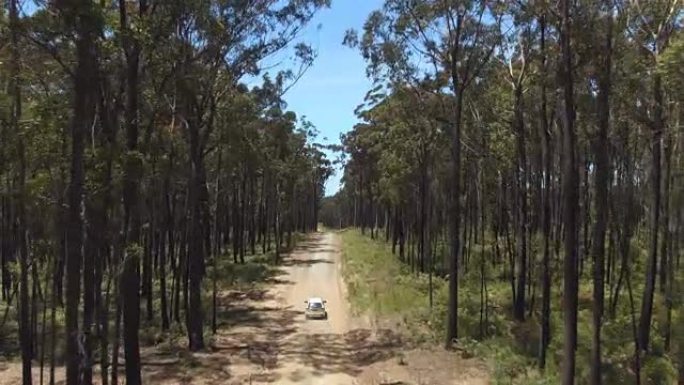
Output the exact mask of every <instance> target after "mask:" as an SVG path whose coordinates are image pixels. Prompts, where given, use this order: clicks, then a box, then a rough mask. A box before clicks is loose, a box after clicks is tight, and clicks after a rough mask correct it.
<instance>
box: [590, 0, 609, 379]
mask: <svg viewBox="0 0 684 385" xmlns="http://www.w3.org/2000/svg"><path fill="white" fill-rule="evenodd" d="M608 6H609V5H608ZM609 7H610V6H609ZM609 9H610V8H609ZM612 21H613V16H612V13H611V12H609V11H607V14H606V17H605V22H606V28H607V32H606V37H605V51H604V55H605V56H604V58H603V63H602V64H603V65H602V67H603V68H601V70H600V71H601V74H600V80H599V95H598V115H599V127H598V136H597V138H596V142H595V147H594V156H595V159H596V172H595V174H594V178H595V179H594V185H595V189H596V193H595V194H594V211H595V213H596V223H595V225H594V234H593V238H594V239H593V242H592V246H593V247H592V254H593V257H594V267H593V276H594V303H593V334H592V350H591V379H590V383H591V384H592V385H601V383H602V379H601V324H602V322H603V311H604V309H603V308H604V306H603V303H604V285H605V284H604V276H605V273H604V267H605V258H604V256H605V242H606V229H607V225H608V215H609V210H608V181H609V178H610V173H611V170H610V163H609V162H610V161H609V159H608V151H609V148H608V128H609V127H608V126H609V124H610V89H611V55H612V39H613V36H612V34H613V31H612Z"/></svg>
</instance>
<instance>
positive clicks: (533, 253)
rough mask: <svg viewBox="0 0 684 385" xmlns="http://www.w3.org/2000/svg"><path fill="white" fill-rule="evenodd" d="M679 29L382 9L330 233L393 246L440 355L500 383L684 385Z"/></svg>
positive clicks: (665, 13)
mask: <svg viewBox="0 0 684 385" xmlns="http://www.w3.org/2000/svg"><path fill="white" fill-rule="evenodd" d="M683 21H684V11H683V7H682V2H681V1H677V0H652V1H643V0H642V1H640V0H629V1H621V0H605V1H603V0H601V1H599V0H594V1H572V0H559V1H487V0H483V1H468V0H459V1H432V0H411V1H409V0H385V1H384V2H383V4H382V6H381V8H380V9H378V10H377V11H375V12H373V13H371V14H370V15H368V17H367V19H366V22H365V24H364V26H363V28H362V30H349V31H348V33H347V35H346V37H345V41H344V43H345V44H346V45H347V46H349V47H350V48H351V49H355V50H357V51H358V52H359V54H360V55H362V57H363V59H364V60H365V62H366V64H367V73H366V75H367V76H368V77H369V78H370V79H372V80H373V84H374V87H373V88H372V89H370V90H369V91H368V93H367V96H366V99H365V101H364V103H363V104H361V105H360V106H359V107H358V108H357V111H356V113H357V114H358V116H359V119H360V122H359V123H358V124H356V125H355V126H354V127H352V128H351V130H350V131H349V132H347V133H345V134H343V135H342V137H341V144H340V147H339V148H338V150H339V151H341V160H342V162H343V164H344V169H343V172H344V176H343V179H342V181H343V185H342V188H341V190H340V191H339V192H338V193H337V194H336V195H334V196H332V197H327V198H325V200H324V201H323V203H322V212H321V220H322V222H323V223H324V224H325V225H326V226H327V227H329V228H348V227H355V228H359V229H360V232H361V233H363V234H364V235H366V236H367V237H370V238H372V239H374V240H375V241H376V242H378V243H386V244H387V245H388V247H391V252H392V253H393V254H394V255H395V258H396V259H398V260H399V261H401V262H402V263H403V264H404V266H405V267H406V269H409V270H410V272H411V273H410V275H409V277H412V278H407V279H411V280H413V281H415V282H423V283H425V284H426V285H428V287H429V289H428V290H427V292H426V293H425V298H424V304H425V306H426V307H428V308H429V310H430V314H437V315H436V316H428V317H426V319H425V323H426V324H428V325H430V326H429V327H430V328H432V329H434V330H435V331H436V333H437V334H438V335H439V337H438V339H439V342H440V343H441V344H443V345H444V346H446V347H447V348H450V347H453V346H455V345H456V346H461V347H465V348H466V349H467V348H468V347H469V346H473V345H475V346H486V345H487V344H490V345H489V346H496V347H497V349H499V352H500V354H499V356H497V357H498V359H499V361H497V364H498V365H502V364H503V363H504V362H506V361H507V360H511V359H512V358H511V357H519V358H520V361H517V362H518V363H517V364H516V365H517V366H518V368H516V372H515V373H514V374H511V373H507V378H506V381H504V382H502V383H521V384H530V383H548V384H552V383H556V384H557V383H562V384H564V385H572V384H575V383H581V384H584V383H587V384H592V385H597V384H602V383H605V384H668V385H671V384H674V383H682V381H684V329H683V328H682V326H683V325H684V308H683V307H682V306H683V305H684V304H683V303H682V299H683V298H684V267H683V266H682V259H683V258H682V255H683V254H684V247H683V246H684V244H683V242H682V241H683V240H684V223H683V220H684V151H683V150H684V131H683V130H682V118H683V117H684V109H683V108H682V107H683V106H682V102H684V99H683V98H682V97H683V96H684V93H682V91H681V90H682V86H684V72H683V70H684V34H683V33H682V27H683ZM421 277H422V278H421ZM404 278H405V277H404ZM423 278H424V280H423ZM399 283H401V284H403V283H402V281H399ZM441 294H443V296H442V295H441ZM501 341H503V343H502V342H501ZM454 344H455V345H454ZM507 352H510V354H507ZM526 367H529V368H535V367H536V368H537V369H536V370H537V372H538V373H541V375H540V377H541V381H540V382H534V381H533V379H532V378H527V379H526V377H525V375H527V374H526V372H527V370H526V369H525V368H526ZM516 376H519V378H518V382H513V381H515V379H516ZM521 379H522V380H521Z"/></svg>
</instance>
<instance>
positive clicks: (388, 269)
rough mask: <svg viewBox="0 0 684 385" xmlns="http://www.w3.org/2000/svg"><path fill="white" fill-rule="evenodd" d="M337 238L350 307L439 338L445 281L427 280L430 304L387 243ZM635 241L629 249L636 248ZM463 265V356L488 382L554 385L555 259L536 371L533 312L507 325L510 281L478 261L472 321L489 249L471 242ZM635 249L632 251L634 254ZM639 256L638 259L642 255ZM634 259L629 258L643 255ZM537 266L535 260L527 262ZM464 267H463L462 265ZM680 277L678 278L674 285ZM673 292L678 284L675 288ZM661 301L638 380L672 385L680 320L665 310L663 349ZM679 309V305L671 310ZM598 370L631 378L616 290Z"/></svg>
mask: <svg viewBox="0 0 684 385" xmlns="http://www.w3.org/2000/svg"><path fill="white" fill-rule="evenodd" d="M340 234H341V237H342V242H343V258H344V276H345V280H346V282H347V285H348V291H349V296H350V301H351V303H352V307H353V309H354V310H355V311H357V312H363V313H366V314H371V315H374V316H376V317H378V318H380V319H384V320H389V322H393V323H394V324H395V325H396V324H398V325H399V327H401V328H402V329H403V331H404V333H405V334H406V335H407V336H410V337H412V338H413V340H414V342H417V343H432V344H441V343H443V341H442V338H443V336H444V334H445V326H446V325H445V324H446V322H445V321H446V316H447V314H446V308H447V299H448V287H447V286H448V285H447V282H446V281H445V280H444V279H442V278H441V277H435V278H434V285H433V295H434V304H433V307H432V308H430V306H429V303H428V292H429V285H428V278H427V275H425V274H417V273H415V272H412V271H411V270H410V268H409V267H408V266H407V265H405V264H403V263H401V262H400V261H399V259H398V258H397V257H396V256H394V255H392V252H391V248H390V246H389V245H388V244H386V243H384V242H382V241H377V240H371V239H370V238H368V237H367V236H363V235H361V234H360V232H358V231H357V230H344V231H341V232H340ZM637 246H638V245H637V244H635V247H634V250H639V251H641V250H643V249H642V248H638V247H637ZM471 251H472V255H471V257H470V258H471V260H470V264H471V266H470V269H469V270H468V271H467V272H464V273H463V275H462V276H461V277H460V279H459V336H460V337H461V338H460V339H459V345H460V346H461V348H462V349H464V350H465V351H466V352H468V353H470V354H474V355H476V356H478V357H481V358H483V359H484V360H486V361H487V362H488V363H489V366H490V369H491V373H492V376H493V380H494V383H496V384H525V385H527V384H529V385H534V384H539V385H542V384H558V383H559V382H560V379H559V373H560V369H561V366H562V362H563V356H562V347H563V340H562V336H563V320H562V312H561V309H560V307H561V297H560V294H559V293H560V285H561V284H562V276H561V275H560V271H561V266H560V262H562V261H560V260H557V261H556V264H555V267H554V273H555V275H554V280H553V282H554V287H553V288H552V294H553V296H554V297H553V298H552V313H551V325H552V331H551V333H552V340H551V344H550V346H549V349H548V354H547V357H548V358H547V368H546V370H545V371H544V372H542V371H540V370H538V369H537V368H536V359H537V358H536V357H537V352H538V346H539V340H540V337H539V330H540V327H539V319H538V317H539V315H538V314H537V313H536V312H535V313H533V314H532V316H531V317H528V319H527V320H526V321H525V322H522V323H519V322H515V321H514V320H513V319H512V316H511V288H510V282H509V281H508V279H507V278H505V277H504V276H503V275H502V274H501V268H500V267H496V268H495V267H493V266H492V265H491V263H489V262H488V263H486V264H485V273H486V275H487V277H488V283H487V285H488V290H487V297H486V298H487V303H488V306H487V317H486V318H485V319H483V320H482V322H481V319H480V302H481V301H480V298H481V297H480V296H481V290H480V266H481V265H480V261H481V259H480V258H482V257H484V258H485V260H486V261H491V252H492V250H490V248H489V247H487V246H485V248H484V250H483V249H482V248H481V246H479V245H475V246H474V247H473V249H472V250H471ZM635 252H636V251H635ZM642 257H643V256H642ZM642 257H640V258H635V259H636V260H639V259H643V258H642ZM534 263H535V264H536V265H537V266H538V263H539V261H535V262H534ZM633 269H634V273H633V285H634V295H635V302H636V303H635V308H636V309H637V312H638V311H639V310H638V309H640V300H641V293H642V283H641V281H643V266H641V265H638V264H637V265H635V266H633ZM464 270H465V269H464ZM584 273H585V276H583V278H582V280H581V286H580V301H579V302H580V306H579V314H578V349H577V371H576V376H577V379H578V383H580V384H583V383H587V382H588V376H589V357H590V351H591V333H592V327H591V317H592V311H591V306H592V299H591V296H592V286H591V278H590V274H591V268H590V266H585V269H584ZM681 280H682V277H678V281H679V282H681ZM678 290H679V293H681V286H679V289H678ZM535 296H536V297H537V298H536V303H535V307H536V308H539V306H540V305H539V303H540V298H538V297H539V291H538V290H537V293H536V294H535ZM662 301H663V299H662V297H661V296H660V295H657V296H656V304H655V307H654V309H655V314H654V320H653V331H652V333H651V335H652V338H651V339H652V346H653V347H652V352H651V353H650V355H649V356H648V357H645V359H644V363H643V368H642V384H650V385H672V384H673V383H674V381H676V377H677V364H678V363H679V370H680V371H682V370H684V368H682V366H684V357H683V356H682V355H683V353H682V351H683V350H684V326H683V325H684V322H683V321H682V316H681V310H679V311H677V310H675V311H674V312H673V328H675V330H674V331H673V345H674V348H673V350H672V352H671V353H665V352H664V349H663V338H662V337H661V335H660V334H661V333H660V331H661V329H662V328H661V325H662V324H663V322H664V313H665V312H664V306H663V302H662ZM676 309H681V304H679V305H678V307H676ZM637 319H638V314H637ZM602 342H603V375H604V383H609V384H633V383H635V378H634V373H633V368H632V362H633V351H634V345H633V337H632V323H631V316H630V308H629V300H628V294H627V290H626V289H625V290H623V291H622V294H621V296H620V299H619V304H618V307H617V311H616V316H615V317H608V316H606V317H605V320H604V323H603V338H602Z"/></svg>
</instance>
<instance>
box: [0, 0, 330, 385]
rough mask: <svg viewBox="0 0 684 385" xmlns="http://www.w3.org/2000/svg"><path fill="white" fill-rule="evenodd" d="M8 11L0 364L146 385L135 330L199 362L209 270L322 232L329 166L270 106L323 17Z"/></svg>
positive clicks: (1, 104)
mask: <svg viewBox="0 0 684 385" xmlns="http://www.w3.org/2000/svg"><path fill="white" fill-rule="evenodd" d="M2 4H3V8H2V13H0V31H1V32H0V33H1V34H0V125H1V126H0V201H1V204H0V252H1V253H0V254H1V256H2V259H1V266H0V268H1V275H0V282H1V287H2V290H1V295H0V299H1V301H0V303H1V304H0V356H2V357H3V359H4V358H12V357H15V356H20V358H21V363H22V364H21V370H22V377H21V378H22V383H23V384H25V385H26V384H32V383H38V381H39V383H40V384H44V383H45V384H55V383H56V381H57V382H60V380H59V379H57V380H56V378H65V382H60V383H65V384H68V385H76V384H92V383H94V382H95V383H100V384H105V385H106V384H120V383H122V382H123V380H124V379H125V383H126V384H129V385H133V384H141V383H142V380H141V360H140V350H141V344H142V342H141V337H140V334H141V330H142V329H143V328H147V327H150V326H154V327H156V328H158V329H160V330H161V331H162V332H164V331H169V329H172V328H177V329H179V330H183V332H184V333H186V336H187V349H188V350H189V351H193V352H194V351H200V350H203V349H204V348H205V346H206V340H207V338H208V337H207V335H208V334H210V333H212V332H213V333H215V332H216V328H217V321H216V320H217V316H216V308H217V299H216V290H217V285H216V280H217V268H216V266H217V263H220V261H221V260H222V259H228V260H230V261H231V262H232V263H235V264H241V263H243V264H244V263H245V256H246V255H254V254H257V253H263V254H268V255H269V256H271V258H273V259H274V260H275V261H274V262H275V263H277V262H278V260H279V258H281V254H282V253H283V252H284V250H287V249H288V248H289V247H290V246H291V244H292V243H293V242H294V240H293V234H295V233H301V232H308V231H311V230H314V229H316V226H317V223H318V218H317V213H318V204H319V202H320V199H321V198H322V197H323V194H324V190H323V185H324V183H325V181H326V179H327V178H328V177H329V176H330V175H331V173H332V164H331V162H330V161H329V160H328V159H327V158H326V156H325V154H324V151H323V150H324V149H323V148H322V147H321V145H319V144H318V143H317V139H316V138H317V135H318V131H317V130H316V128H315V127H313V125H312V124H311V123H310V122H308V121H307V120H306V119H305V117H303V116H297V114H295V113H294V112H292V111H288V110H287V106H286V104H285V102H284V99H283V95H284V93H285V92H286V91H287V90H288V88H289V87H291V86H292V85H293V84H294V83H295V82H296V81H297V80H298V79H299V77H301V75H302V74H303V73H304V72H305V71H306V70H307V69H308V68H309V67H310V65H311V63H312V61H313V60H314V58H315V56H316V52H315V51H314V50H313V49H312V48H311V47H310V46H308V45H306V44H304V43H301V42H300V40H299V36H300V33H301V31H302V29H303V28H304V27H305V26H306V24H307V23H308V22H309V21H310V20H311V18H312V17H313V16H314V14H315V13H316V12H317V11H318V10H319V9H321V8H324V7H327V6H329V0H304V1H301V0H297V1H294V0H293V1H278V0H266V1H199V0H198V1H194V0H193V1H186V0H163V1H157V0H135V1H131V0H119V1H105V0H101V1H93V0H54V1H52V0H51V1H29V0H7V1H3V2H2ZM286 51H287V52H293V54H292V60H291V62H288V63H285V65H284V66H281V67H279V68H281V69H273V68H266V66H265V64H264V61H265V60H266V59H267V58H269V57H273V56H274V55H277V54H279V53H283V52H286ZM212 282H213V285H212ZM63 371H65V376H64V375H60V373H62V372H63ZM32 372H33V376H32V375H31V373H32ZM56 372H57V373H56ZM120 377H122V378H120ZM38 379H39V380H38Z"/></svg>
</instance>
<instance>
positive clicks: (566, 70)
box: [560, 0, 579, 385]
mask: <svg viewBox="0 0 684 385" xmlns="http://www.w3.org/2000/svg"><path fill="white" fill-rule="evenodd" d="M570 7H571V5H570V0H561V23H562V25H561V30H560V44H561V54H562V60H561V65H562V75H561V76H562V85H563V101H564V111H563V116H562V118H563V194H564V197H563V221H564V224H565V227H564V230H565V234H564V238H565V239H564V251H565V260H564V266H563V281H564V284H563V310H564V312H563V318H564V324H565V331H564V344H563V371H562V383H563V385H573V384H574V381H575V350H576V348H577V296H578V290H577V213H578V211H579V183H578V169H577V159H576V147H577V143H576V142H577V140H576V137H575V104H574V90H573V61H572V51H571V47H570V46H571V42H570V40H571V29H570V28H571V21H570Z"/></svg>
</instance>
